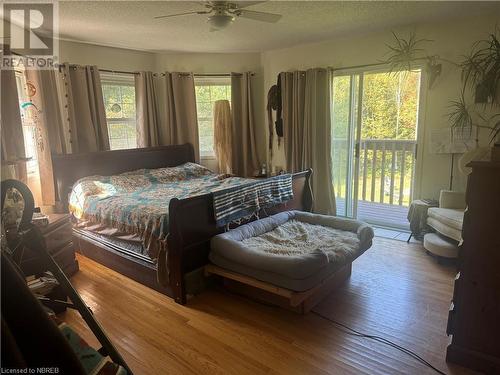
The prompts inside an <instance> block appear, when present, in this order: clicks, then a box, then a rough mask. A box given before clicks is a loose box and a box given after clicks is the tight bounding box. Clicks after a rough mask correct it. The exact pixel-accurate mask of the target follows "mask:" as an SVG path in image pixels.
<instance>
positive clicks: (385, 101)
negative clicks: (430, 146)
mask: <svg viewBox="0 0 500 375" xmlns="http://www.w3.org/2000/svg"><path fill="white" fill-rule="evenodd" d="M350 85H351V80H350V77H349V76H339V77H335V78H334V82H333V100H334V102H333V123H332V142H333V144H332V161H333V178H334V186H335V190H336V195H337V197H339V198H345V197H346V179H347V170H348V164H349V161H348V155H349V151H348V150H349V147H348V146H349V145H348V141H347V140H348V129H349V128H348V125H349V111H350V90H349V89H350ZM354 85H355V90H354V92H355V93H357V92H358V88H359V86H358V85H359V82H358V80H357V79H356V80H355V81H354ZM419 85H420V72H418V71H411V72H396V73H366V74H365V75H364V80H363V103H362V114H361V121H362V125H361V140H362V141H364V140H401V141H404V140H416V123H417V113H418V111H417V109H418V92H419ZM355 100H358V99H357V98H356V99H355ZM354 108H355V109H356V108H357V104H356V103H355V104H354ZM353 115H354V118H357V113H355V112H354V113H353ZM387 145H388V146H390V147H391V143H387ZM402 147H403V146H402V145H401V144H399V143H398V144H397V146H396V150H395V151H394V152H393V151H392V148H390V149H387V151H386V152H385V163H384V168H383V169H382V151H377V153H376V155H374V152H373V150H369V151H367V153H366V172H365V171H364V165H365V160H364V158H365V153H364V152H361V154H360V173H359V177H360V178H359V181H358V186H359V193H358V196H359V199H365V200H371V190H372V180H375V181H374V189H375V191H374V201H375V202H381V203H390V186H391V183H390V179H391V167H392V158H393V157H394V158H395V160H394V162H395V167H396V172H395V174H394V187H393V197H394V198H393V203H395V204H398V203H399V195H400V192H402V193H403V197H402V204H405V205H406V204H408V203H409V200H410V190H411V178H412V173H413V171H412V165H413V153H412V152H411V150H410V145H407V146H406V147H407V149H406V150H407V151H406V152H405V153H404V160H403V151H402ZM374 158H375V165H374V168H373V164H372V161H373V159H374ZM403 164H404V167H405V173H404V185H403V186H402V187H401V186H400V181H401V171H402V165H403ZM382 172H383V174H384V181H382ZM365 173H366V184H365V186H364V189H363V183H362V182H363V175H364V174H365ZM363 190H364V192H365V196H364V197H363ZM381 190H382V194H381ZM381 195H382V199H381V198H380V197H381Z"/></svg>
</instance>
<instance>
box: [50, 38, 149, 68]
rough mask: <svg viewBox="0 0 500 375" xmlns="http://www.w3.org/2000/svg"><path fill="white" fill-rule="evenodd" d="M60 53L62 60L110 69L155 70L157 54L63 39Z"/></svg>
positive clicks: (60, 44) (60, 43)
mask: <svg viewBox="0 0 500 375" xmlns="http://www.w3.org/2000/svg"><path fill="white" fill-rule="evenodd" d="M59 55H60V56H59V60H60V61H61V62H69V63H71V64H80V65H97V66H98V67H99V68H102V69H110V70H125V71H138V70H154V65H155V55H154V54H153V53H150V52H143V51H135V50H130V49H123V48H114V47H105V46H97V45H94V44H86V43H78V42H68V41H63V40H62V41H60V42H59Z"/></svg>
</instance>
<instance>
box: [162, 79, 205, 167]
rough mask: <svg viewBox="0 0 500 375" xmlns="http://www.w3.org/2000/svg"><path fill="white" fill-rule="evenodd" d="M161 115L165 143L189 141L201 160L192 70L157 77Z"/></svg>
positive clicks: (197, 160) (197, 158)
mask: <svg viewBox="0 0 500 375" xmlns="http://www.w3.org/2000/svg"><path fill="white" fill-rule="evenodd" d="M158 87H159V90H158V93H159V96H158V97H159V99H160V100H161V102H160V118H162V119H164V123H165V127H166V129H167V133H168V137H166V139H167V140H168V144H174V145H177V144H183V143H191V144H192V145H193V148H194V155H195V161H196V162H197V163H198V162H199V161H200V145H199V138H198V116H197V113H196V92H195V87H194V76H193V73H180V72H172V73H169V72H166V73H164V74H162V75H160V76H159V79H158Z"/></svg>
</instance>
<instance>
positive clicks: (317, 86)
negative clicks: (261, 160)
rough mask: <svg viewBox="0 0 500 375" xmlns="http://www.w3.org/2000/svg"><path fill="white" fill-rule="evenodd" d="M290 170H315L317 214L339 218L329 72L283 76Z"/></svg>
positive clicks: (287, 158) (282, 87)
mask: <svg viewBox="0 0 500 375" xmlns="http://www.w3.org/2000/svg"><path fill="white" fill-rule="evenodd" d="M281 90H282V91H281V95H282V106H283V126H284V144H285V156H286V161H287V170H288V171H290V172H298V171H300V170H304V169H307V168H312V169H313V175H312V181H311V185H312V189H313V195H314V208H313V209H314V211H315V212H319V213H323V214H331V215H335V213H336V207H335V194H334V191H333V182H332V162H331V117H330V100H331V97H330V77H329V73H328V71H327V70H326V69H309V70H307V71H306V72H287V73H281Z"/></svg>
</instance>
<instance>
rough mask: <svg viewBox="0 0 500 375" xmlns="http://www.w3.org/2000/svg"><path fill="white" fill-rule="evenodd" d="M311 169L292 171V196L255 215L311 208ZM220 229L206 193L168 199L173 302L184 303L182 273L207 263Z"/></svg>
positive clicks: (169, 264) (169, 253)
mask: <svg viewBox="0 0 500 375" xmlns="http://www.w3.org/2000/svg"><path fill="white" fill-rule="evenodd" d="M311 173H312V170H311V169H309V170H306V171H303V172H299V173H295V174H293V176H292V179H293V199H292V200H290V201H288V202H285V203H282V204H280V205H276V206H274V207H272V208H270V209H266V211H265V212H260V213H259V217H264V216H266V215H272V214H275V213H278V212H281V211H287V210H302V211H311V208H312V202H313V199H312V191H311V186H310V176H311ZM222 231H223V228H218V227H216V225H215V219H214V211H213V202H212V196H211V195H210V194H205V195H201V196H197V197H192V198H187V199H177V198H174V199H172V200H171V201H170V205H169V235H168V237H167V245H168V253H167V257H168V259H167V264H168V269H169V284H170V287H171V288H172V291H173V295H174V299H175V301H176V302H177V303H180V304H185V303H186V286H185V277H184V276H185V274H186V273H188V272H190V271H193V270H195V269H198V268H200V267H203V266H204V265H205V264H207V263H208V253H209V251H210V239H211V238H212V237H213V236H215V235H216V234H219V233H221V232H222Z"/></svg>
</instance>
